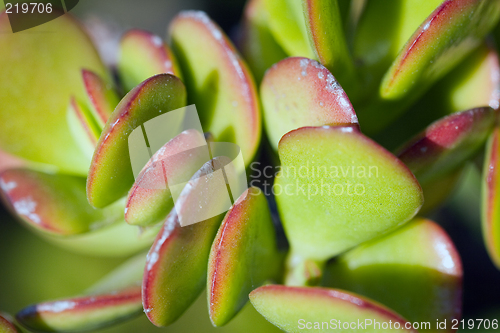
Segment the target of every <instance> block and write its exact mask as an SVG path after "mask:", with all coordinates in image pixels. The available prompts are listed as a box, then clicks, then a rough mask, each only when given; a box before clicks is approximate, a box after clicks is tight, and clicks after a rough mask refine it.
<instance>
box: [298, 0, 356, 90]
mask: <svg viewBox="0 0 500 333" xmlns="http://www.w3.org/2000/svg"><path fill="white" fill-rule="evenodd" d="M302 2H303V6H304V15H305V22H306V26H307V32H308V35H309V39H310V40H311V42H312V46H313V49H314V53H315V54H316V57H317V59H318V60H319V62H320V63H322V64H323V65H325V67H326V68H328V69H329V70H330V71H331V72H332V73H333V75H335V77H336V78H337V79H338V80H339V81H340V82H341V83H342V85H343V86H344V87H346V90H347V91H348V92H349V93H350V94H355V93H357V91H353V92H352V93H351V88H353V90H354V89H356V86H359V85H356V86H354V84H355V82H354V79H355V73H354V63H353V60H352V58H351V55H350V52H349V50H348V48H347V42H346V38H345V33H344V29H343V22H342V17H341V13H340V9H339V5H338V2H337V1H336V0H334V1H320V0H303V1H302Z"/></svg>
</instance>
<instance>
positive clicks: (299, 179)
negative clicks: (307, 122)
mask: <svg viewBox="0 0 500 333" xmlns="http://www.w3.org/2000/svg"><path fill="white" fill-rule="evenodd" d="M278 151H279V157H280V160H281V163H282V169H281V171H280V174H279V175H278V176H277V177H276V180H275V184H274V191H275V192H277V193H276V201H277V204H278V209H279V212H280V216H281V219H282V223H283V227H284V229H285V233H286V235H287V238H288V240H289V242H290V246H291V254H290V257H289V263H292V265H293V263H295V264H298V263H301V262H304V261H305V260H307V259H312V260H315V261H319V262H322V261H325V260H327V259H329V258H331V257H333V256H335V255H337V254H339V253H341V252H344V251H345V250H347V249H349V248H352V247H354V246H356V245H358V244H360V243H362V242H365V241H368V240H370V239H372V238H375V237H378V236H380V235H382V234H384V233H387V232H388V231H390V230H392V229H395V228H397V227H398V226H401V225H403V224H404V223H406V222H408V221H409V220H410V219H411V218H412V217H413V216H414V215H415V214H416V213H417V212H418V210H419V209H420V207H421V206H422V204H423V195H422V189H421V188H420V185H419V184H418V182H417V180H416V179H415V177H414V176H413V174H412V173H411V172H410V170H409V169H408V168H407V167H406V166H405V165H404V164H403V163H402V162H401V161H400V160H398V159H397V158H396V157H395V156H394V155H392V154H391V153H389V152H388V151H386V150H385V149H384V148H382V147H381V146H379V145H378V144H377V143H375V142H374V141H372V140H371V139H369V138H367V137H365V136H364V135H363V134H361V133H360V132H359V130H358V129H357V127H353V126H338V127H328V126H323V127H304V128H299V129H297V130H294V131H291V132H289V133H287V134H286V135H284V136H283V138H282V139H281V141H280V144H279V149H278Z"/></svg>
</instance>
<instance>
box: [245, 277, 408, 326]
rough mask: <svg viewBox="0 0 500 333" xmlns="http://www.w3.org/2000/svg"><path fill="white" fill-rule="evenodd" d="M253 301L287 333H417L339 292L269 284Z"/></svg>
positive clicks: (372, 305)
mask: <svg viewBox="0 0 500 333" xmlns="http://www.w3.org/2000/svg"><path fill="white" fill-rule="evenodd" d="M250 301H251V302H252V305H253V306H254V307H255V309H256V310H257V311H259V313H260V314H261V315H263V316H264V317H265V318H266V319H267V320H269V321H270V322H271V323H273V324H274V325H276V326H278V327H279V328H281V329H282V330H284V331H285V332H297V333H299V332H304V330H305V329H307V330H309V331H313V330H314V331H317V332H327V331H329V330H335V329H337V330H339V331H348V332H367V331H376V332H393V331H394V330H402V331H409V332H417V331H416V330H414V329H412V326H411V323H409V322H407V321H406V320H405V319H403V318H402V317H401V316H399V315H398V314H396V313H395V312H393V311H392V310H390V309H388V308H386V307H385V306H383V305H381V304H378V303H376V302H374V301H371V300H369V299H366V298H363V297H361V296H358V295H355V294H353V293H348V292H345V291H340V290H336V289H327V288H319V287H288V286H279V285H269V286H264V287H260V288H258V289H255V290H254V291H252V292H251V293H250ZM358 322H361V323H362V326H358ZM353 323H354V324H353ZM389 324H390V325H391V327H390V328H389ZM344 325H345V326H344Z"/></svg>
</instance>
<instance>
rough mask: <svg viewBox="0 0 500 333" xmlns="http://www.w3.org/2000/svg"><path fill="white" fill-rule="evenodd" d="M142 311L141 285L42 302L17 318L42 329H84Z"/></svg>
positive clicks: (120, 319) (59, 330)
mask: <svg viewBox="0 0 500 333" xmlns="http://www.w3.org/2000/svg"><path fill="white" fill-rule="evenodd" d="M141 312H142V303H141V287H140V286H134V287H129V288H126V289H123V290H117V291H114V292H111V293H108V294H100V295H91V296H81V297H75V298H68V299H61V300H56V301H48V302H43V303H38V304H35V305H32V306H29V307H26V308H24V309H23V310H21V311H20V312H19V313H18V314H17V319H18V320H19V321H20V322H21V323H22V324H23V325H24V326H26V327H27V328H29V329H31V330H36V331H38V332H40V331H41V332H83V331H89V330H95V329H98V328H101V327H106V326H110V325H112V324H114V323H116V322H117V321H118V322H119V321H123V320H126V319H128V318H130V317H132V316H136V315H138V314H140V313H141Z"/></svg>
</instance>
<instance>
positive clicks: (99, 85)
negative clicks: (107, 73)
mask: <svg viewBox="0 0 500 333" xmlns="http://www.w3.org/2000/svg"><path fill="white" fill-rule="evenodd" d="M82 79H83V85H84V87H85V91H86V93H87V95H86V97H87V99H86V101H87V103H88V106H89V109H90V111H91V112H92V115H93V116H94V119H95V121H96V123H97V125H98V126H99V130H102V128H103V127H104V125H105V124H106V122H107V121H108V118H109V117H110V116H111V113H112V112H113V111H114V109H115V107H116V105H117V104H118V102H119V101H120V99H119V98H118V95H117V93H116V92H115V90H114V89H113V86H112V85H110V84H108V83H106V82H105V81H104V80H103V79H102V78H101V77H99V75H97V74H96V73H94V72H92V71H89V70H86V69H84V70H82Z"/></svg>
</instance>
